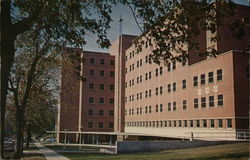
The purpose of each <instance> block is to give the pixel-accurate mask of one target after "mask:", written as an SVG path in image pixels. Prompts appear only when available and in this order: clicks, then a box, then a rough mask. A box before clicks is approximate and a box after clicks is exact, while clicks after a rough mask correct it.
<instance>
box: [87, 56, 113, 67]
mask: <svg viewBox="0 0 250 160" xmlns="http://www.w3.org/2000/svg"><path fill="white" fill-rule="evenodd" d="M89 63H91V64H95V63H96V60H95V58H90V59H89ZM99 64H105V59H100V61H99ZM109 64H110V65H112V66H113V65H115V60H109Z"/></svg>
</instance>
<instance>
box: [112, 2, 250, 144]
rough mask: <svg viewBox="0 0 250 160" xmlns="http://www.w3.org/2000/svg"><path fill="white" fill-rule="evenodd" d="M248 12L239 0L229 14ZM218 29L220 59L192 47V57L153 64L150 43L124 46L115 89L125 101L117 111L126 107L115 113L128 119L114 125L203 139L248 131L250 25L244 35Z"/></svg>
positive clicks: (152, 133) (147, 133) (132, 130)
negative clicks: (198, 53) (201, 54)
mask: <svg viewBox="0 0 250 160" xmlns="http://www.w3.org/2000/svg"><path fill="white" fill-rule="evenodd" d="M249 14H250V12H249V10H248V8H247V7H244V6H240V5H239V6H237V12H236V15H235V16H234V17H230V19H232V18H243V17H244V16H246V15H249ZM226 21H227V22H228V21H229V20H228V19H227V20H226ZM217 34H218V35H219V36H220V40H219V41H217V42H216V44H215V46H216V47H217V48H216V49H217V50H218V52H219V53H220V54H219V55H218V56H217V57H216V58H213V57H197V56H196V55H194V54H192V51H189V54H190V56H189V60H188V62H186V63H184V62H183V63H177V62H172V63H171V64H170V65H168V66H164V65H157V64H150V63H149V60H150V59H149V58H148V57H149V54H150V53H151V49H150V48H151V47H148V44H149V43H147V42H146V43H145V45H144V46H143V47H142V51H141V52H137V51H136V48H135V45H134V44H132V45H131V46H130V47H128V49H127V50H126V51H125V53H124V52H122V51H120V52H119V57H121V59H122V60H119V61H122V62H121V63H123V62H125V66H123V65H122V67H121V66H119V68H118V66H116V70H119V72H122V73H123V72H125V73H124V74H119V75H117V77H116V82H115V84H117V86H116V90H115V94H118V93H117V92H119V94H120V96H121V99H122V98H124V103H123V102H121V103H120V104H119V105H115V110H116V111H115V113H116V112H118V113H119V112H121V111H123V110H124V112H121V114H119V115H116V116H115V123H116V122H119V121H120V120H121V119H123V118H125V120H124V123H122V122H120V126H119V127H120V128H119V129H115V130H117V131H121V132H123V130H124V132H126V133H130V134H131V135H133V134H135V135H138V134H139V135H141V136H160V137H175V138H184V137H185V136H187V137H188V136H191V135H192V136H193V137H195V138H200V139H202V138H216V139H236V138H239V137H237V136H240V132H241V131H244V130H248V128H249V123H248V122H249V109H248V107H249V53H247V52H244V51H245V50H246V48H247V46H248V45H249V37H250V29H249V27H248V28H246V35H245V37H244V38H243V39H241V40H237V39H236V38H235V37H233V36H231V35H232V32H231V31H230V29H222V28H219V29H218V30H217ZM121 37H122V38H124V39H126V36H121ZM121 37H120V38H119V40H120V39H122V38H121ZM207 38H209V34H208V32H206V31H204V32H203V33H202V34H201V36H199V37H198V39H199V43H200V47H201V49H202V50H204V51H206V48H207V47H208V45H209V44H208V43H207ZM120 43H121V44H122V43H123V42H120ZM113 48H115V46H113ZM111 50H112V49H111ZM111 53H112V52H111ZM120 54H123V55H120ZM173 54H174V53H173ZM117 80H119V81H124V82H125V83H117ZM118 88H125V89H124V90H118ZM123 94H124V95H125V96H124V97H122V95H123ZM115 104H117V103H116V102H115ZM115 127H117V126H115Z"/></svg>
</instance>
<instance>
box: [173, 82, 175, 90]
mask: <svg viewBox="0 0 250 160" xmlns="http://www.w3.org/2000/svg"><path fill="white" fill-rule="evenodd" d="M173 91H176V82H174V83H173Z"/></svg>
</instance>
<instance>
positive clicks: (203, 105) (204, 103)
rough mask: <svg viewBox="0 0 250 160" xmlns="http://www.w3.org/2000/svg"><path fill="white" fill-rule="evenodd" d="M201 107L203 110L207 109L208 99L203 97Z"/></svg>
mask: <svg viewBox="0 0 250 160" xmlns="http://www.w3.org/2000/svg"><path fill="white" fill-rule="evenodd" d="M201 107H202V108H205V107H206V97H201Z"/></svg>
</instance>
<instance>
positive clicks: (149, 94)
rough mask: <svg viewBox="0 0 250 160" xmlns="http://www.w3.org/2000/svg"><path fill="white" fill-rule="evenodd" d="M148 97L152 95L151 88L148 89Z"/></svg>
mask: <svg viewBox="0 0 250 160" xmlns="http://www.w3.org/2000/svg"><path fill="white" fill-rule="evenodd" d="M148 97H151V89H150V90H149V91H148Z"/></svg>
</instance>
